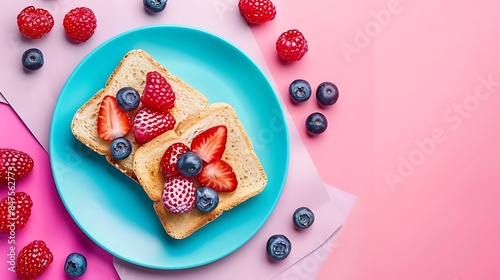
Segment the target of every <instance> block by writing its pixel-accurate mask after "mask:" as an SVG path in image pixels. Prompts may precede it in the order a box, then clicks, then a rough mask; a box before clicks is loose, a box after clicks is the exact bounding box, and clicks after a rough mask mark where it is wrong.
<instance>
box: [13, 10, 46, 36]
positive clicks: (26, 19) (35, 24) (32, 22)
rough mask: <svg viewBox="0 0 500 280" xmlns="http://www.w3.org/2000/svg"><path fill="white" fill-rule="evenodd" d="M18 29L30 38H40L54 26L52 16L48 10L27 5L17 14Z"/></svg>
mask: <svg viewBox="0 0 500 280" xmlns="http://www.w3.org/2000/svg"><path fill="white" fill-rule="evenodd" d="M17 26H18V27H19V31H20V32H21V33H22V34H23V35H24V36H26V37H28V38H31V39H39V38H42V36H43V35H45V34H47V33H49V31H50V30H52V27H53V26H54V18H53V17H52V15H51V14H50V13H49V11H47V10H45V9H41V8H35V7H33V6H28V7H26V8H24V9H23V10H22V11H21V12H20V13H19V14H18V15H17Z"/></svg>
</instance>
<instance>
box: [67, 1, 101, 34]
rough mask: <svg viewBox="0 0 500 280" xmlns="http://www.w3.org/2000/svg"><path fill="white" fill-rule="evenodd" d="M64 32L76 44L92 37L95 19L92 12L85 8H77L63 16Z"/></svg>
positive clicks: (95, 25) (95, 23)
mask: <svg viewBox="0 0 500 280" xmlns="http://www.w3.org/2000/svg"><path fill="white" fill-rule="evenodd" d="M63 26H64V30H66V34H67V35H68V37H69V38H71V39H72V40H73V41H75V42H76V43H83V42H85V41H87V40H88V39H90V37H92V35H94V30H95V29H96V28H97V19H96V17H95V14H94V12H93V11H92V10H91V9H89V8H87V7H77V8H74V9H72V10H71V11H69V12H68V13H67V14H66V15H65V16H64V21H63Z"/></svg>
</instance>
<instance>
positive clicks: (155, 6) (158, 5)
mask: <svg viewBox="0 0 500 280" xmlns="http://www.w3.org/2000/svg"><path fill="white" fill-rule="evenodd" d="M142 2H143V4H144V8H145V9H146V11H148V12H150V13H159V12H161V11H163V10H165V7H166V6H167V0H143V1H142Z"/></svg>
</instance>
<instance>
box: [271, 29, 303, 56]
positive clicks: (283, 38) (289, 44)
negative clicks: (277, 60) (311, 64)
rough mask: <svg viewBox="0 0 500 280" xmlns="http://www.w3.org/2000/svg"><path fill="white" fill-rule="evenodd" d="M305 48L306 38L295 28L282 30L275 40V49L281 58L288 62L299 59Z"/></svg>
mask: <svg viewBox="0 0 500 280" xmlns="http://www.w3.org/2000/svg"><path fill="white" fill-rule="evenodd" d="M307 50H308V46H307V40H306V38H305V37H304V35H303V34H302V32H300V31H298V30H297V29H290V30H288V31H286V32H283V33H282V34H281V35H280V36H279V38H278V40H277V41H276V51H277V52H278V54H279V56H280V57H281V58H282V59H283V60H285V61H288V62H292V61H299V60H301V59H302V57H304V55H305V54H306V52H307Z"/></svg>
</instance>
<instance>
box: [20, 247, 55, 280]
mask: <svg viewBox="0 0 500 280" xmlns="http://www.w3.org/2000/svg"><path fill="white" fill-rule="evenodd" d="M53 259H54V256H53V255H52V252H50V249H49V248H48V247H47V245H46V244H45V242H43V241H41V240H35V241H33V242H31V243H29V244H28V245H26V246H25V247H24V248H23V249H21V251H20V252H19V254H18V256H17V263H16V274H17V277H19V279H20V280H33V279H35V278H37V277H39V276H40V275H42V274H43V273H44V272H45V270H46V269H47V267H49V265H50V264H51V263H52V260H53Z"/></svg>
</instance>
